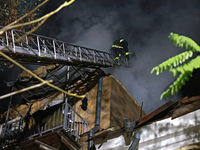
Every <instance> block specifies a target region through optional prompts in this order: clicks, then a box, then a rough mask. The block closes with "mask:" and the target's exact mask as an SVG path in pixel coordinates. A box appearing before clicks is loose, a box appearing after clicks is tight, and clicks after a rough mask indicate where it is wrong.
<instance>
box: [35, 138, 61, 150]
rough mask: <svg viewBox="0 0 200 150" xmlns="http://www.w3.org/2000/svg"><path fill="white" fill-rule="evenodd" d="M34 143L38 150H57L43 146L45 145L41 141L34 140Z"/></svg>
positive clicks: (46, 145)
mask: <svg viewBox="0 0 200 150" xmlns="http://www.w3.org/2000/svg"><path fill="white" fill-rule="evenodd" d="M34 143H35V144H37V145H39V148H40V149H43V150H58V149H57V148H54V147H52V146H50V145H48V144H45V143H43V142H41V141H38V140H35V141H34Z"/></svg>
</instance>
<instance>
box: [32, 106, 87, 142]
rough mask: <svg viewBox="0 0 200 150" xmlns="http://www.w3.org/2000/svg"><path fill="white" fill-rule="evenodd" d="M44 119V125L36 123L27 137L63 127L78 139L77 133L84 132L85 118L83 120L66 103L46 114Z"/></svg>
mask: <svg viewBox="0 0 200 150" xmlns="http://www.w3.org/2000/svg"><path fill="white" fill-rule="evenodd" d="M46 120H47V122H46V123H45V124H44V125H42V126H40V125H37V127H36V129H35V130H34V132H33V134H32V135H31V136H29V137H28V138H29V139H30V138H33V137H36V136H41V135H43V134H45V133H47V132H53V131H55V130H58V129H62V128H63V129H65V131H66V132H69V134H70V135H71V136H74V137H75V139H76V141H78V140H79V135H81V134H83V133H85V132H86V126H87V122H86V120H84V119H83V118H82V117H81V116H80V115H79V114H78V113H77V112H76V111H75V110H74V109H73V108H72V107H71V106H70V105H69V104H68V103H67V104H63V105H62V106H60V107H59V108H58V109H57V110H56V111H54V113H53V114H51V115H50V116H48V117H47V118H46Z"/></svg>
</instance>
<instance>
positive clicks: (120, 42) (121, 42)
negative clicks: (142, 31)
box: [112, 39, 128, 54]
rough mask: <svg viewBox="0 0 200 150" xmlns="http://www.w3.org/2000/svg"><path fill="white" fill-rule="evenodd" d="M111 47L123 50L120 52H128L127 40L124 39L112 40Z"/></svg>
mask: <svg viewBox="0 0 200 150" xmlns="http://www.w3.org/2000/svg"><path fill="white" fill-rule="evenodd" d="M112 47H115V48H118V49H121V50H122V52H123V53H122V54H125V53H126V52H128V42H127V41H126V40H124V39H120V40H116V41H114V42H113V45H112Z"/></svg>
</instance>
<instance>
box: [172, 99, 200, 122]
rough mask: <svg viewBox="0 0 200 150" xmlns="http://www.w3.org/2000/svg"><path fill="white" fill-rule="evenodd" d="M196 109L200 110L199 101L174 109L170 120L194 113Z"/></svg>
mask: <svg viewBox="0 0 200 150" xmlns="http://www.w3.org/2000/svg"><path fill="white" fill-rule="evenodd" d="M197 109H200V100H199V101H195V102H193V103H191V104H188V105H185V106H182V107H180V108H178V109H176V110H175V111H174V113H173V115H172V119H175V118H177V117H180V116H182V115H185V114H187V113H190V112H192V111H195V110H197Z"/></svg>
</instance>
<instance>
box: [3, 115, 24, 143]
mask: <svg viewBox="0 0 200 150" xmlns="http://www.w3.org/2000/svg"><path fill="white" fill-rule="evenodd" d="M24 129H25V120H23V119H22V118H21V117H18V118H15V119H13V120H10V121H8V122H6V123H4V124H2V125H0V141H4V140H12V139H15V138H17V137H18V136H19V135H20V134H21V133H22V132H23V131H24Z"/></svg>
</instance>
